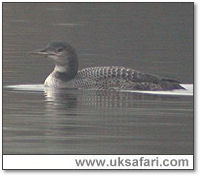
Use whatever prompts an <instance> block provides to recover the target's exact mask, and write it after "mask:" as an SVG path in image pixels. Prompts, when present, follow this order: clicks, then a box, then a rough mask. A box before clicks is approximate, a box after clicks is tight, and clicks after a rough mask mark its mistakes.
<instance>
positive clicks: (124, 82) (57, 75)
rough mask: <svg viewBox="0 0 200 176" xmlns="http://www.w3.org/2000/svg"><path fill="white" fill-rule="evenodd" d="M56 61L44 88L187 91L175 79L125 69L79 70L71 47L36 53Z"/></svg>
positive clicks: (59, 46) (53, 45)
mask: <svg viewBox="0 0 200 176" xmlns="http://www.w3.org/2000/svg"><path fill="white" fill-rule="evenodd" d="M34 54H40V55H45V56H47V57H49V58H52V59H53V60H54V61H55V68H54V70H53V72H52V73H51V74H50V75H49V76H48V77H47V78H46V80H45V82H44V85H45V86H47V87H53V88H81V89H131V90H173V89H184V88H183V87H181V86H180V85H179V83H178V82H177V81H175V80H170V79H164V78H160V77H159V76H155V75H151V74H147V73H142V72H139V71H136V70H134V69H131V68H125V67H122V66H105V67H89V68H84V69H82V70H79V71H78V57H77V55H76V52H75V50H74V49H73V48H72V47H71V45H69V44H67V43H63V42H53V43H50V44H49V45H48V46H47V47H46V48H45V49H43V50H40V51H37V52H34Z"/></svg>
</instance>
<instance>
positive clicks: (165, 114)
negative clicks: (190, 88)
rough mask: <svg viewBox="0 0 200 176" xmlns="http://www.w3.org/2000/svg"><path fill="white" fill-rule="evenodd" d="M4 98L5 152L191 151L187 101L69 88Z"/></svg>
mask: <svg viewBox="0 0 200 176" xmlns="http://www.w3.org/2000/svg"><path fill="white" fill-rule="evenodd" d="M28 88H30V87H28ZM4 96H6V99H4V101H5V103H6V107H4V124H6V125H4V153H7V154H13V153H14V154H21V153H22V154H30V153H32V154H34V153H35V154H169V153H174V154H183V153H186V154H190V153H192V152H193V151H192V147H193V146H192V138H191V136H192V134H193V132H192V129H193V128H192V125H193V124H192V117H191V114H192V112H193V109H192V107H193V105H192V97H188V96H187V97H184V96H183V97H181V96H163V95H148V94H137V93H130V92H117V91H93V90H73V89H63V90H62V89H61V90H55V89H45V92H44V93H43V92H41V91H38V92H32V91H30V90H26V91H25V90H24V91H19V90H15V91H14V92H13V90H10V89H5V90H4ZM13 97H14V98H13ZM9 107H12V111H10V109H9ZM33 107H34V108H33ZM183 144H184V145H183Z"/></svg>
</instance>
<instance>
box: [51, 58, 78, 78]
mask: <svg viewBox="0 0 200 176" xmlns="http://www.w3.org/2000/svg"><path fill="white" fill-rule="evenodd" d="M53 72H54V75H55V77H56V78H57V79H61V80H63V81H70V80H71V79H73V78H74V77H75V76H76V74H77V72H78V59H77V58H73V59H68V60H67V62H65V63H62V64H61V63H56V65H55V68H54V71H53Z"/></svg>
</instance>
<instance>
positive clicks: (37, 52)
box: [30, 49, 49, 56]
mask: <svg viewBox="0 0 200 176" xmlns="http://www.w3.org/2000/svg"><path fill="white" fill-rule="evenodd" d="M30 54H31V55H45V56H46V55H48V54H49V53H48V52H47V51H46V49H42V50H36V51H32V52H30Z"/></svg>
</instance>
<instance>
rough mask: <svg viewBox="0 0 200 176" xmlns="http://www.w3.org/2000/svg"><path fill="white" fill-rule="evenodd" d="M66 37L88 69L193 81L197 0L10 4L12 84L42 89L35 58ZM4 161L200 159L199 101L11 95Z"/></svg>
mask: <svg viewBox="0 0 200 176" xmlns="http://www.w3.org/2000/svg"><path fill="white" fill-rule="evenodd" d="M55 40H62V41H67V42H69V43H71V44H72V45H73V46H74V47H75V48H76V50H77V53H78V56H79V61H80V69H81V68H84V67H89V66H101V65H122V66H127V67H131V68H135V69H136V70H140V71H143V72H148V73H153V74H158V75H160V76H164V77H169V78H175V79H178V80H180V81H181V82H182V83H187V84H188V83H190V84H192V83H193V4H192V3H114V4H113V3H76V4H75V3H4V4H3V85H4V86H7V85H21V84H30V85H31V84H34V85H37V84H42V83H43V82H44V80H45V78H46V77H47V76H48V74H49V73H50V72H51V70H52V69H53V63H52V62H51V61H50V60H48V59H45V58H39V57H32V56H30V55H28V53H29V52H30V51H32V50H35V49H38V48H42V47H44V46H45V45H46V44H47V43H48V42H50V41H55ZM3 153H4V154H193V96H172V95H147V94H136V93H130V92H126V93H125V92H124V93H122V92H121V93H120V92H108V91H86V90H62V91H61V90H60V91H58V90H57V91H52V90H46V91H38V90H37V91H36V90H29V91H27V90H13V89H7V88H4V89H3Z"/></svg>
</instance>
